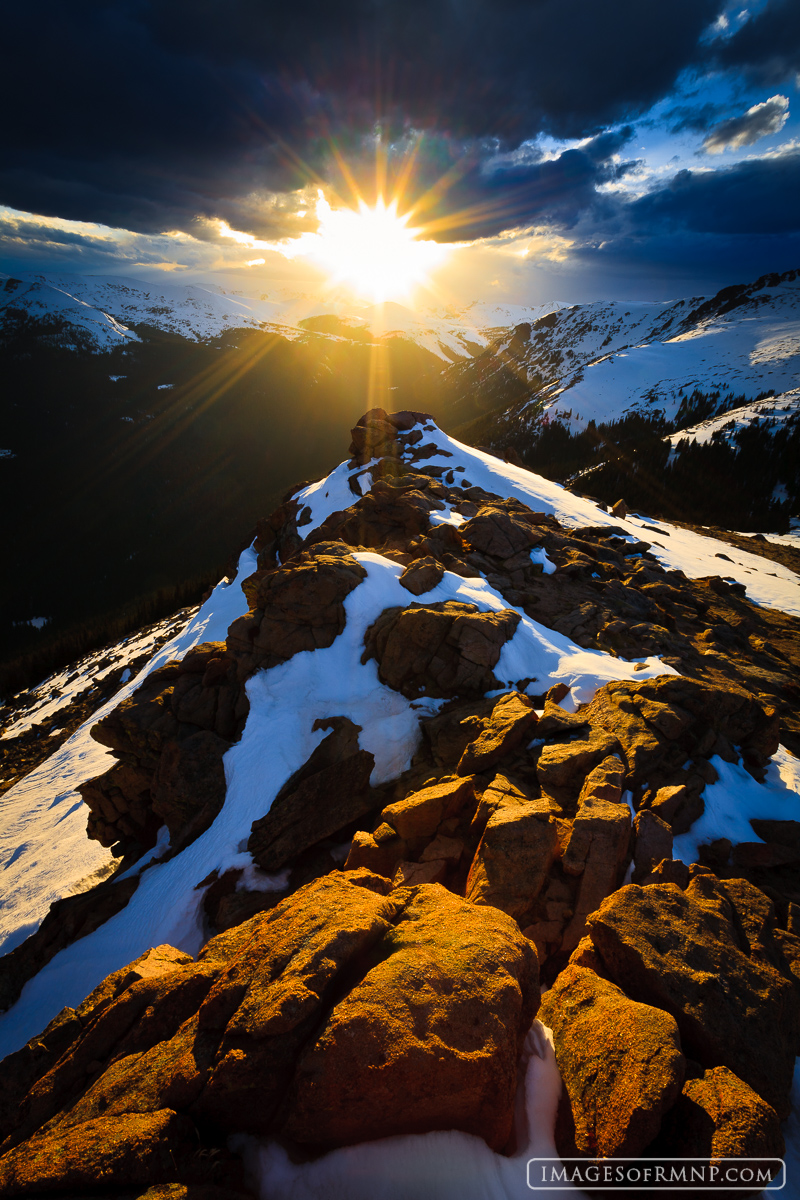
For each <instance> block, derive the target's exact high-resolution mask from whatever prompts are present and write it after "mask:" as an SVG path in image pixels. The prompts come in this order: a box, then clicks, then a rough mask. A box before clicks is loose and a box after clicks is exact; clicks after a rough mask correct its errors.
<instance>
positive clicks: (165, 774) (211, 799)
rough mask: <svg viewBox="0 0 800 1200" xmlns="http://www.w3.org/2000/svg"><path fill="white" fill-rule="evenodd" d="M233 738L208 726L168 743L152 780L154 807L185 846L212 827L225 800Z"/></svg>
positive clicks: (177, 844) (175, 844)
mask: <svg viewBox="0 0 800 1200" xmlns="http://www.w3.org/2000/svg"><path fill="white" fill-rule="evenodd" d="M228 749H230V742H227V741H225V740H224V739H223V738H220V737H218V736H217V735H216V734H215V733H211V732H209V731H207V730H205V731H202V732H198V733H193V734H191V735H190V736H189V737H187V738H184V739H183V740H181V741H173V740H172V739H170V740H169V741H167V742H166V743H165V745H164V748H163V750H162V752H161V758H160V759H159V762H158V767H157V768H156V771H155V774H154V776H153V784H152V800H151V806H152V810H153V812H154V813H155V815H156V816H157V817H159V818H160V819H161V823H162V824H164V825H166V826H167V828H168V830H169V834H170V845H171V847H172V848H173V849H176V850H178V849H181V848H182V847H183V846H186V845H188V843H189V842H191V841H193V840H194V839H195V838H196V837H198V836H199V835H200V834H201V833H203V832H204V830H206V829H208V827H209V825H210V824H211V823H212V821H213V820H214V818H215V817H216V815H217V813H218V812H219V810H220V809H221V808H222V805H223V804H224V803H225V768H224V767H223V765H222V758H223V755H224V754H225V753H226V751H227V750H228Z"/></svg>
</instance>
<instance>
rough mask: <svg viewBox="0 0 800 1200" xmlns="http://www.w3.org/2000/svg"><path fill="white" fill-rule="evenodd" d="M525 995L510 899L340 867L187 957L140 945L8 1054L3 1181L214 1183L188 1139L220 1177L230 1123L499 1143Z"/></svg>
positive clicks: (526, 950)
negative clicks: (487, 902)
mask: <svg viewBox="0 0 800 1200" xmlns="http://www.w3.org/2000/svg"><path fill="white" fill-rule="evenodd" d="M455 981H457V986H454V983H455ZM537 1007H538V971H537V963H536V956H535V954H534V952H533V950H532V948H531V946H530V944H529V943H528V942H527V940H526V939H525V938H524V937H523V936H522V935H521V934H520V932H519V930H518V928H517V926H516V925H515V923H514V922H513V921H512V920H511V919H510V918H509V917H507V916H505V914H503V913H501V912H499V911H497V910H496V909H492V908H485V909H476V908H474V907H473V906H472V905H470V904H469V903H467V902H466V901H464V900H460V899H459V898H458V897H456V896H453V895H452V894H451V893H449V892H447V891H446V890H445V889H443V888H441V887H438V886H436V885H424V886H422V887H412V888H400V889H394V890H392V889H391V885H390V883H389V882H388V881H387V880H385V879H381V878H379V877H377V876H374V875H371V874H370V873H369V872H367V871H363V870H361V871H350V872H344V873H334V874H333V875H329V876H327V877H325V878H323V879H319V880H317V881H315V882H314V883H311V884H309V885H307V886H306V887H305V888H303V889H301V890H300V891H298V892H297V893H296V894H295V895H294V896H292V897H291V898H289V899H288V900H285V901H284V902H283V903H282V904H280V905H279V906H278V907H277V908H275V909H273V910H272V911H271V912H269V913H263V914H260V915H258V916H256V917H254V918H252V919H251V920H250V921H247V922H245V923H244V924H242V925H239V926H237V927H236V928H234V929H232V930H230V931H229V932H227V933H224V934H220V935H219V936H217V937H215V938H212V939H211V940H210V941H209V942H208V943H207V944H206V946H205V947H204V949H203V950H202V951H201V953H200V956H199V958H198V960H197V962H193V961H192V960H191V959H189V958H188V956H186V955H184V954H181V953H180V952H178V951H174V950H172V949H171V948H170V947H161V948H159V950H158V951H151V952H149V954H148V955H145V956H143V958H142V959H139V960H137V962H135V963H133V964H131V966H130V967H129V968H124V969H123V970H121V971H119V972H117V973H116V975H114V976H110V977H109V979H108V980H106V981H105V983H104V984H102V985H101V986H100V988H98V989H96V991H95V992H94V993H92V995H91V996H89V997H88V998H87V1000H86V1001H85V1002H84V1003H83V1004H82V1005H81V1007H80V1008H79V1009H78V1010H76V1011H74V1012H73V1011H72V1010H65V1011H64V1013H62V1014H61V1015H60V1017H59V1018H58V1019H57V1021H56V1022H54V1023H53V1025H52V1026H51V1027H48V1029H47V1030H45V1031H44V1033H43V1034H42V1036H41V1038H37V1039H34V1040H33V1042H31V1043H30V1044H29V1045H28V1046H27V1047H26V1048H25V1049H24V1050H22V1051H20V1052H19V1053H18V1054H17V1055H13V1056H11V1058H9V1059H6V1060H5V1062H4V1063H3V1064H2V1067H0V1081H1V1082H2V1094H3V1099H4V1107H3V1125H2V1129H0V1136H2V1138H3V1141H2V1144H0V1183H1V1184H2V1188H3V1192H4V1194H6V1195H27V1194H32V1193H33V1192H36V1191H37V1190H39V1191H59V1190H62V1191H64V1190H68V1189H70V1188H76V1187H80V1186H87V1181H88V1180H89V1179H91V1180H93V1182H94V1183H96V1182H97V1181H99V1180H105V1181H107V1182H109V1183H110V1184H112V1185H119V1184H120V1183H121V1182H124V1183H126V1184H129V1185H135V1184H139V1183H142V1182H149V1183H162V1182H163V1183H168V1182H173V1181H175V1182H186V1181H189V1182H192V1181H201V1180H209V1169H208V1167H207V1166H206V1164H205V1161H204V1158H203V1156H202V1155H201V1156H200V1157H198V1149H200V1150H203V1149H205V1151H206V1155H208V1154H211V1155H212V1158H214V1159H218V1162H219V1170H218V1176H219V1177H220V1179H221V1181H223V1182H224V1180H225V1177H226V1174H227V1175H232V1176H234V1177H235V1175H236V1164H235V1163H234V1164H231V1162H230V1159H229V1156H228V1155H227V1154H226V1152H225V1151H224V1143H225V1139H226V1137H227V1135H228V1133H229V1132H232V1131H249V1132H252V1133H258V1134H266V1133H270V1132H278V1131H281V1132H282V1133H283V1135H284V1136H285V1137H287V1138H290V1139H291V1140H292V1141H294V1142H295V1143H298V1144H300V1145H303V1146H308V1147H314V1148H323V1147H326V1146H335V1145H341V1144H347V1143H350V1142H357V1141H363V1140H365V1139H369V1138H373V1137H380V1136H383V1135H384V1134H386V1133H389V1132H394V1133H396V1132H403V1131H406V1132H414V1131H422V1130H425V1129H430V1128H445V1129H447V1128H457V1129H464V1130H466V1131H467V1132H470V1133H475V1134H478V1135H479V1136H482V1137H484V1138H486V1140H487V1141H488V1142H489V1144H490V1145H492V1146H493V1147H495V1148H497V1149H500V1148H502V1147H503V1146H504V1145H505V1144H506V1142H507V1141H508V1139H509V1137H510V1134H511V1128H512V1122H513V1111H514V1095H515V1091H516V1073H517V1060H518V1057H519V1053H520V1049H521V1044H522V1040H523V1039H524V1037H525V1034H526V1032H527V1030H528V1028H529V1026H530V1023H531V1021H532V1019H533V1016H534V1015H535V1012H536V1009H537ZM409 1014H412V1015H411V1019H409ZM82 1145H83V1146H84V1150H85V1152H84V1153H82V1152H81V1146H82ZM140 1169H141V1174H140V1173H137V1172H139V1171H140ZM215 1178H217V1177H216V1176H215V1175H214V1173H213V1172H211V1175H210V1179H211V1180H214V1179H215Z"/></svg>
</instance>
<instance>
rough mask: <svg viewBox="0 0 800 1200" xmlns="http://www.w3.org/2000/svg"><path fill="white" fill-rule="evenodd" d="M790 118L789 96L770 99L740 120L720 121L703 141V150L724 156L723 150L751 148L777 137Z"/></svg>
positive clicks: (755, 105)
mask: <svg viewBox="0 0 800 1200" xmlns="http://www.w3.org/2000/svg"><path fill="white" fill-rule="evenodd" d="M788 115H789V101H788V99H787V97H786V96H770V98H769V100H764V101H763V102H762V103H761V104H754V105H753V106H752V108H749V109H748V110H747V112H746V113H743V114H742V116H740V117H730V118H729V119H728V120H727V121H720V123H719V125H715V126H714V128H713V129H712V130H710V132H709V134H708V136H707V137H705V138H704V139H703V150H705V151H706V153H708V154H721V153H722V151H723V150H738V149H740V147H742V146H752V145H753V144H754V142H757V141H759V140H760V139H761V138H763V137H768V136H769V135H770V134H772V133H778V132H779V131H780V130H781V129H782V128H783V126H784V125H785V123H786V118H787V117H788Z"/></svg>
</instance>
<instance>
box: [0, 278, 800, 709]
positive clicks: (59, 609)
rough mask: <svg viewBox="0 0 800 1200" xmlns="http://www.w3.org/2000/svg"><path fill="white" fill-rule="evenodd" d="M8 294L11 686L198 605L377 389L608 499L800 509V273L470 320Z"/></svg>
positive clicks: (783, 519) (5, 452)
mask: <svg viewBox="0 0 800 1200" xmlns="http://www.w3.org/2000/svg"><path fill="white" fill-rule="evenodd" d="M0 297H1V299H0V367H1V368H2V370H3V375H4V380H5V381H6V394H7V401H6V406H5V419H4V430H3V434H2V438H1V439H0V498H2V501H3V503H4V505H5V507H6V510H7V511H14V512H15V514H16V519H15V522H14V523H13V525H11V526H10V527H8V528H7V529H6V537H5V547H4V557H5V562H6V564H7V566H8V570H7V572H6V581H5V585H4V589H3V594H2V599H0V656H2V657H4V658H5V659H6V660H7V661H8V660H9V659H11V660H13V661H14V662H15V663H16V666H15V667H14V669H13V670H12V672H11V674H10V675H9V676H8V679H7V681H6V683H5V684H4V687H5V689H6V690H7V689H8V687H13V688H15V689H17V690H18V689H19V687H22V686H26V685H27V684H28V683H30V682H34V681H35V677H36V674H37V671H39V666H37V665H36V664H37V662H39V661H40V660H38V659H36V660H35V661H34V660H31V661H27V660H26V662H22V659H21V658H20V656H22V658H24V657H25V656H26V655H30V654H34V655H36V654H38V652H39V651H40V650H41V649H42V648H44V647H47V646H53V645H54V644H55V642H57V641H58V640H59V639H60V638H62V637H63V636H65V635H66V634H67V633H69V635H70V638H71V640H70V643H69V648H67V647H66V646H65V647H62V649H61V650H59V651H57V656H58V654H60V656H61V659H60V661H62V662H64V663H66V662H67V661H69V659H70V658H71V657H72V658H74V657H75V655H76V654H77V653H79V652H82V651H83V650H85V649H89V648H91V646H92V645H99V644H102V641H103V640H108V637H111V636H113V635H114V630H115V629H116V628H117V626H116V625H115V626H114V628H113V629H112V624H113V621H114V620H117V619H118V617H119V613H120V610H121V609H122V608H123V607H125V606H127V608H128V610H129V611H128V617H127V619H128V620H135V621H138V622H140V621H142V620H146V619H151V618H152V619H154V618H155V617H156V616H159V615H166V613H167V612H168V611H170V606H171V607H172V608H174V607H175V606H176V605H179V604H181V603H187V602H189V601H191V600H195V599H197V598H199V596H200V595H201V594H202V591H203V589H204V588H205V587H206V586H208V584H210V583H211V582H212V580H213V579H214V578H216V577H218V575H219V572H220V571H221V570H222V569H223V568H224V566H225V563H226V559H227V557H228V555H229V553H230V546H231V544H232V541H233V540H234V539H236V538H237V537H240V536H242V535H241V530H242V529H247V527H248V526H250V525H252V524H254V522H255V520H256V519H257V516H258V513H259V512H263V511H266V510H268V509H269V508H271V507H272V506H274V505H275V504H276V503H277V502H278V501H279V500H280V498H281V496H282V495H283V494H284V493H285V491H286V490H287V488H289V487H290V486H291V485H293V484H294V483H296V481H297V480H298V479H307V478H309V477H312V476H314V475H318V474H319V473H320V472H322V471H323V470H324V469H325V467H326V465H327V463H328V462H329V461H330V459H331V456H332V455H334V454H336V453H337V452H338V450H339V448H340V445H341V442H340V439H341V429H342V428H343V427H344V428H346V427H347V426H348V425H350V424H352V422H353V421H355V420H356V419H357V417H358V415H359V414H360V413H361V412H363V411H364V410H365V409H367V408H370V407H376V406H382V407H387V408H402V407H406V408H412V409H416V410H424V411H427V412H430V413H431V414H432V415H433V416H434V417H435V418H436V420H437V421H439V423H440V424H441V426H442V427H443V428H445V429H447V430H448V431H449V432H454V433H457V434H458V435H459V437H461V438H462V439H464V440H466V441H468V442H471V443H472V444H473V445H481V446H484V447H487V448H489V449H493V450H495V451H500V452H502V453H508V454H510V455H512V456H517V460H518V461H519V462H521V463H524V464H525V465H527V466H529V467H531V468H533V469H535V470H536V471H538V472H540V473H541V474H543V475H545V476H547V477H549V478H551V479H555V480H558V481H561V482H564V483H566V484H567V485H568V486H571V487H572V488H573V489H575V490H578V491H582V492H584V493H585V494H587V495H590V496H592V497H594V498H595V499H599V500H602V501H603V502H605V503H607V504H613V503H614V502H615V501H616V500H617V499H619V498H620V496H624V497H625V498H626V499H627V501H628V502H629V503H632V504H634V505H639V506H643V507H645V508H647V509H648V510H649V511H651V512H656V513H660V514H661V515H663V516H665V517H669V518H671V519H673V520H682V521H684V522H689V523H692V522H694V523H698V522H699V523H700V524H713V525H724V526H726V527H729V528H730V527H731V526H733V527H735V528H737V529H740V530H743V531H748V532H755V531H761V532H764V533H769V532H773V533H781V534H787V533H788V532H789V530H790V525H791V520H792V518H793V517H795V516H796V515H797V513H798V512H800V479H798V471H797V465H796V464H797V462H798V460H799V459H800V418H799V417H798V390H797V389H798V384H800V316H799V315H798V313H799V312H800V309H799V308H798V304H800V277H799V275H798V272H796V271H789V272H785V273H784V274H782V275H774V276H765V277H764V278H762V279H760V280H758V281H756V282H754V283H752V284H748V285H742V286H740V287H733V288H726V289H724V290H723V291H722V292H720V293H718V295H717V296H715V297H711V298H703V297H693V298H691V299H682V300H678V301H675V302H671V303H633V302H631V303H627V304H626V303H622V302H597V303H594V304H583V305H564V304H556V303H554V304H549V305H547V304H545V305H540V306H538V307H532V308H527V309H526V308H521V307H513V306H512V307H505V308H503V307H502V306H495V307H492V306H491V305H486V304H478V303H473V304H465V305H464V306H463V308H462V309H461V310H460V311H458V312H456V311H449V312H445V311H444V310H442V311H438V312H434V311H427V312H415V311H412V310H410V309H408V308H404V307H403V306H401V305H397V304H387V305H385V306H383V307H382V308H381V309H373V308H370V307H369V306H357V305H354V304H353V303H352V302H349V303H347V302H345V300H344V299H343V298H342V297H333V298H330V299H329V302H328V304H327V308H326V305H325V304H321V303H320V301H319V300H314V299H313V298H309V297H302V296H294V297H286V296H282V297H277V298H274V297H273V298H270V297H267V296H264V297H260V298H254V297H247V296H243V295H232V294H226V293H223V292H216V291H212V290H209V289H207V288H201V287H198V286H180V285H174V284H163V283H160V282H159V283H158V284H152V285H151V284H149V283H143V282H141V281H139V280H133V279H117V278H105V277H91V276H86V277H69V276H63V275H46V276H45V275H33V274H31V275H28V276H26V277H24V278H19V279H15V278H11V277H8V276H6V277H4V279H3V281H2V284H1V285H0ZM22 497H24V498H25V501H24V504H23V503H21V498H22ZM45 530H46V531H47V534H46V537H45V543H46V546H47V552H46V553H45V554H42V553H41V552H40V546H41V545H42V537H43V535H44V531H45ZM54 578H58V580H59V585H58V587H57V588H54V587H53V580H54ZM176 588H183V590H182V591H181V592H180V594H178V593H177V592H176V591H175V589H176ZM131 605H133V607H134V608H135V609H136V613H135V615H134V613H133V611H132V609H131V607H130V606H131ZM87 623H88V626H87V627H86V628H84V629H82V630H79V629H78V627H79V626H81V625H84V626H86V625H87ZM98 623H99V624H98ZM101 627H102V628H101ZM76 638H77V641H76V640H75V639H76ZM54 652H55V651H54ZM48 653H49V652H48ZM65 656H66V657H65ZM41 662H42V663H44V665H45V667H46V669H51V668H52V667H53V666H55V665H56V664H55V659H52V657H51V658H50V659H47V660H46V662H45V660H41ZM40 665H41V664H40Z"/></svg>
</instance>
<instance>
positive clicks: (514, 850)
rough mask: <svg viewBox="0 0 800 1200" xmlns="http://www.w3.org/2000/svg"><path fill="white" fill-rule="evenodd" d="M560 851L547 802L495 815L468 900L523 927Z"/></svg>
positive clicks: (473, 872) (473, 869)
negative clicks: (493, 910) (493, 909)
mask: <svg viewBox="0 0 800 1200" xmlns="http://www.w3.org/2000/svg"><path fill="white" fill-rule="evenodd" d="M557 847H558V832H557V829H556V824H555V820H554V818H553V814H552V812H551V811H550V807H549V805H548V804H547V802H546V801H541V800H533V801H529V802H528V803H525V804H520V805H513V806H511V805H504V806H502V807H500V808H498V809H496V811H495V812H494V814H493V815H492V816H491V817H490V818H489V821H488V823H487V825H486V828H485V829H484V831H483V836H482V838H481V840H480V844H479V846H478V849H477V852H476V854H475V858H474V860H473V862H472V866H471V867H470V871H469V877H468V879H467V887H466V897H467V899H468V900H469V901H471V902H472V903H473V904H480V905H493V906H494V907H495V908H499V909H502V911H503V912H506V913H508V914H509V916H511V917H514V918H515V920H517V921H518V922H519V923H520V924H521V925H522V924H524V923H525V918H526V917H527V916H528V915H529V914H530V912H531V909H532V907H533V905H534V903H535V901H536V898H537V896H538V895H539V892H540V891H541V888H542V884H543V883H544V881H545V878H546V876H547V872H548V871H549V870H550V867H551V866H552V864H553V862H554V860H555V857H556V851H557Z"/></svg>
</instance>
